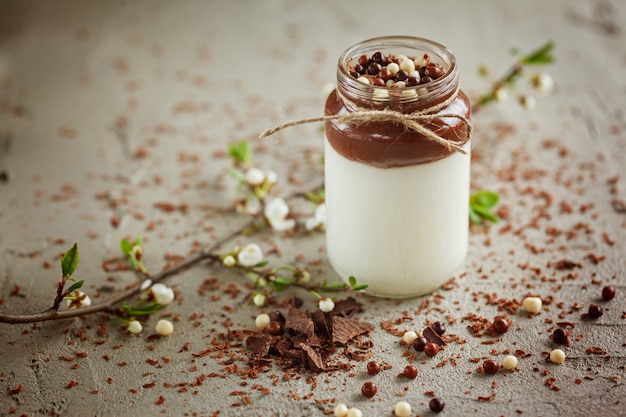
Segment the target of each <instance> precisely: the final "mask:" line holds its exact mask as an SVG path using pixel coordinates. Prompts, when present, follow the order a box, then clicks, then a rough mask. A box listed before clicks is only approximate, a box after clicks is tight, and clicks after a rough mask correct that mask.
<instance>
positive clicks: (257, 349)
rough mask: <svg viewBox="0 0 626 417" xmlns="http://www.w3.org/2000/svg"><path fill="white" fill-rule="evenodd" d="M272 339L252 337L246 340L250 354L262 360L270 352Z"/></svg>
mask: <svg viewBox="0 0 626 417" xmlns="http://www.w3.org/2000/svg"><path fill="white" fill-rule="evenodd" d="M270 342H271V339H270V338H269V337H267V336H250V337H248V338H247V339H246V347H247V348H248V350H250V352H252V353H254V354H255V355H258V356H260V357H262V358H264V357H266V356H267V355H268V354H269V352H270Z"/></svg>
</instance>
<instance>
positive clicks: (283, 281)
mask: <svg viewBox="0 0 626 417" xmlns="http://www.w3.org/2000/svg"><path fill="white" fill-rule="evenodd" d="M273 282H274V283H278V284H283V285H292V284H295V283H296V282H295V281H294V280H293V279H291V278H287V277H281V276H277V277H276V278H274V281H273Z"/></svg>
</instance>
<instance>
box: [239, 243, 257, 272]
mask: <svg viewBox="0 0 626 417" xmlns="http://www.w3.org/2000/svg"><path fill="white" fill-rule="evenodd" d="M262 260H263V251H262V250H261V247H260V246H259V245H257V244H256V243H249V244H248V245H246V246H245V247H244V248H243V249H242V250H241V251H240V252H239V253H238V254H237V261H239V264H241V265H242V266H246V267H252V266H254V265H256V264H258V263H259V262H261V261H262Z"/></svg>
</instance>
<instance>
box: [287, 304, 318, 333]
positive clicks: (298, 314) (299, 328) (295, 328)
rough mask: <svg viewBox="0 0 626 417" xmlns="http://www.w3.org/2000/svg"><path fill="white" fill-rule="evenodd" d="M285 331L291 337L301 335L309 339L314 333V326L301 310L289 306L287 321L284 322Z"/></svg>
mask: <svg viewBox="0 0 626 417" xmlns="http://www.w3.org/2000/svg"><path fill="white" fill-rule="evenodd" d="M285 329H287V330H288V331H289V333H290V334H292V335H297V334H298V333H299V334H302V335H305V336H306V337H310V336H312V335H313V333H314V332H315V325H314V324H313V320H311V319H310V318H309V316H308V315H307V314H306V313H305V312H304V311H302V310H299V309H297V308H296V307H293V306H289V308H288V309H287V320H286V322H285Z"/></svg>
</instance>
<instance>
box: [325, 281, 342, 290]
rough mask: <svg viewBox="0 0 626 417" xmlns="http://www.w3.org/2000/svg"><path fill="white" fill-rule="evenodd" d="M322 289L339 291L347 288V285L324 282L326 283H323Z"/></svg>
mask: <svg viewBox="0 0 626 417" xmlns="http://www.w3.org/2000/svg"><path fill="white" fill-rule="evenodd" d="M322 287H323V288H335V289H339V288H345V287H346V284H344V283H343V282H326V280H324V282H322Z"/></svg>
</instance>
